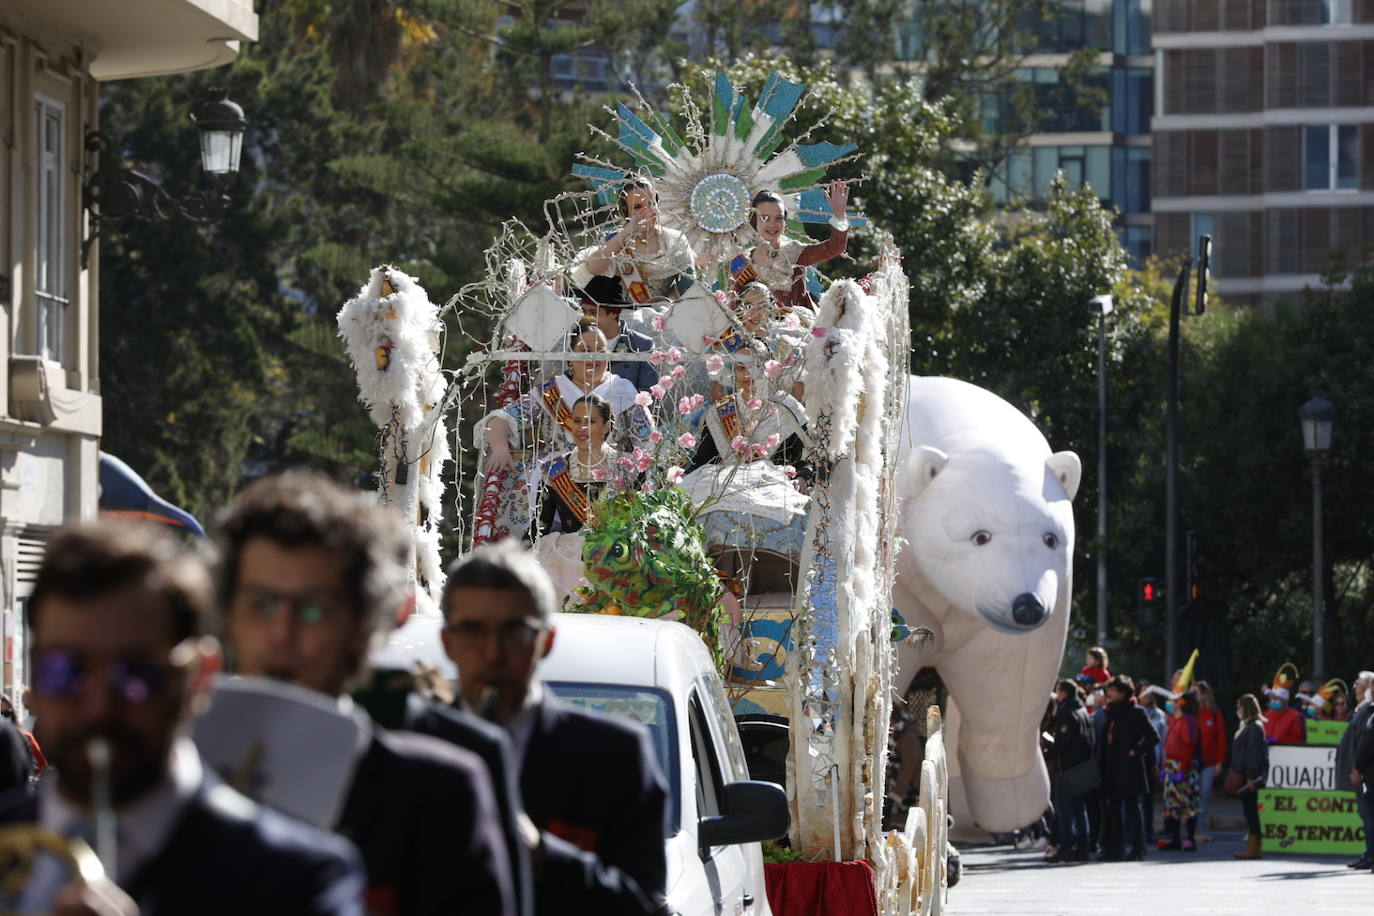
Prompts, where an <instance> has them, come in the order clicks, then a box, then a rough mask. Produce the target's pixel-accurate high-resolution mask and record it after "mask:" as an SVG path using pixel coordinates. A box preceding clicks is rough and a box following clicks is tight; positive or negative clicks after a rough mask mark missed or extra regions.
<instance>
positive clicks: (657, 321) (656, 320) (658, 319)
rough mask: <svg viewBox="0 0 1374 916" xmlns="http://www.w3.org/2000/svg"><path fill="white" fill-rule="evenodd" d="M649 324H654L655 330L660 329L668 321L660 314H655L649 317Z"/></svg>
mask: <svg viewBox="0 0 1374 916" xmlns="http://www.w3.org/2000/svg"><path fill="white" fill-rule="evenodd" d="M649 324H651V325H653V326H654V330H655V331H661V330H663V328H664V327H665V326H666V325H667V324H668V322H666V321H664V320H663V316H662V315H655V316H654V317H652V318H650V319H649Z"/></svg>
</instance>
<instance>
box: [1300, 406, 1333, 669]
mask: <svg viewBox="0 0 1374 916" xmlns="http://www.w3.org/2000/svg"><path fill="white" fill-rule="evenodd" d="M1298 418H1299V419H1300V420H1302V445H1303V451H1304V452H1306V454H1307V458H1308V460H1309V461H1311V462H1312V615H1313V619H1312V677H1313V678H1314V679H1315V678H1318V677H1324V676H1325V673H1326V640H1325V639H1324V631H1325V629H1326V600H1325V594H1324V592H1325V588H1324V581H1323V577H1322V567H1323V565H1324V564H1323V563H1322V459H1323V458H1325V457H1326V453H1327V452H1328V451H1329V450H1330V449H1331V426H1332V421H1334V420H1335V419H1336V408H1334V407H1332V406H1331V402H1330V401H1328V400H1327V399H1326V398H1324V397H1322V396H1321V393H1320V392H1318V393H1317V394H1315V395H1313V397H1312V399H1311V400H1310V401H1308V402H1307V403H1306V404H1304V405H1302V406H1301V407H1299V408H1298Z"/></svg>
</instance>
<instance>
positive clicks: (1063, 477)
mask: <svg viewBox="0 0 1374 916" xmlns="http://www.w3.org/2000/svg"><path fill="white" fill-rule="evenodd" d="M1045 467H1047V468H1049V469H1050V473H1051V474H1053V475H1054V476H1055V479H1056V480H1058V481H1059V484H1060V486H1062V487H1063V488H1064V492H1065V493H1067V494H1068V496H1069V500H1070V501H1072V500H1073V498H1074V497H1075V496H1076V495H1078V484H1079V483H1080V482H1081V481H1082V480H1083V462H1081V461H1079V460H1078V455H1077V454H1075V453H1074V452H1055V453H1054V454H1053V455H1051V456H1050V457H1048V458H1046V459H1045Z"/></svg>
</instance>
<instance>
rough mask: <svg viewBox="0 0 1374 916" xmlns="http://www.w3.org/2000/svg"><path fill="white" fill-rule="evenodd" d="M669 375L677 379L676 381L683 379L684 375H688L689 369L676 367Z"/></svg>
mask: <svg viewBox="0 0 1374 916" xmlns="http://www.w3.org/2000/svg"><path fill="white" fill-rule="evenodd" d="M669 374H670V375H671V377H672V378H675V379H679V378H682V377H683V376H684V375H686V374H687V367H686V366H674V367H673V371H672V372H671V373H669Z"/></svg>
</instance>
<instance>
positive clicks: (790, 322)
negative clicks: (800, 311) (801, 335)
mask: <svg viewBox="0 0 1374 916" xmlns="http://www.w3.org/2000/svg"><path fill="white" fill-rule="evenodd" d="M782 323H783V324H784V325H785V326H787V327H789V328H799V327H801V319H800V318H798V317H797V316H796V315H795V314H794V313H792V312H788V313H787V317H786V318H784V319H783V320H782Z"/></svg>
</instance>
